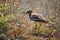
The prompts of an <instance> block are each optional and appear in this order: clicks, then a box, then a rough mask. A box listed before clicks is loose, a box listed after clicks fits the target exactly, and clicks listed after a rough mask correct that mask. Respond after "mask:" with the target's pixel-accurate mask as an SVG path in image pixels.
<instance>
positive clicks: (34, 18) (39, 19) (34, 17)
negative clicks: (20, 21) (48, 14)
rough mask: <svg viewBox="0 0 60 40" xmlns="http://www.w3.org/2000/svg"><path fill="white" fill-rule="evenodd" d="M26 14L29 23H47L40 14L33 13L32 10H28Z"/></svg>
mask: <svg viewBox="0 0 60 40" xmlns="http://www.w3.org/2000/svg"><path fill="white" fill-rule="evenodd" d="M26 13H27V14H28V15H29V18H30V20H31V21H35V22H44V23H48V21H47V20H45V17H44V16H43V15H42V14H38V13H33V12H32V10H28V11H27V12H26Z"/></svg>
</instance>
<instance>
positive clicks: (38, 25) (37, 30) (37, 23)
mask: <svg viewBox="0 0 60 40" xmlns="http://www.w3.org/2000/svg"><path fill="white" fill-rule="evenodd" d="M36 25H37V26H36V33H38V32H39V27H40V24H39V22H36Z"/></svg>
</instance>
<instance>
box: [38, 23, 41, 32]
mask: <svg viewBox="0 0 60 40" xmlns="http://www.w3.org/2000/svg"><path fill="white" fill-rule="evenodd" d="M40 27H41V23H39V31H38V32H39V33H40Z"/></svg>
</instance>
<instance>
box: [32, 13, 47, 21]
mask: <svg viewBox="0 0 60 40" xmlns="http://www.w3.org/2000/svg"><path fill="white" fill-rule="evenodd" d="M32 15H36V16H38V17H39V19H42V20H46V18H45V17H44V16H43V15H42V14H39V13H32Z"/></svg>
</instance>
